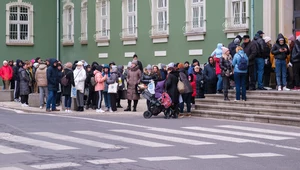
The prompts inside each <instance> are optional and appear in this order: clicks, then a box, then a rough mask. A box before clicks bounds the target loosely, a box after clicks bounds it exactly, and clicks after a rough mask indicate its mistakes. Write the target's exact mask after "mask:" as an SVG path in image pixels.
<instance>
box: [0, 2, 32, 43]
mask: <svg viewBox="0 0 300 170" xmlns="http://www.w3.org/2000/svg"><path fill="white" fill-rule="evenodd" d="M11 7H17V10H18V12H17V18H18V20H14V21H10V8H11ZM21 7H25V8H27V18H28V21H20V8H21ZM33 12H34V11H33V5H32V4H30V3H26V2H22V0H18V1H17V2H10V3H7V4H6V45H21V46H22V45H24V46H28V45H29V46H32V45H34V32H33ZM10 24H17V39H16V40H15V39H10ZM21 24H27V25H28V27H27V28H28V30H27V39H26V40H22V39H21V38H20V34H21V30H20V29H21V28H20V25H21Z"/></svg>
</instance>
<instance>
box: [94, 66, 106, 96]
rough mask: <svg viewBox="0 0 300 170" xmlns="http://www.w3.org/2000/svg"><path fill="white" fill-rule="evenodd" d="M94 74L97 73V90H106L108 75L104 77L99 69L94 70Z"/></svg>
mask: <svg viewBox="0 0 300 170" xmlns="http://www.w3.org/2000/svg"><path fill="white" fill-rule="evenodd" d="M94 75H95V81H96V85H95V91H102V90H104V86H105V85H104V83H105V81H106V79H107V77H103V76H102V73H101V72H100V71H98V70H95V71H94Z"/></svg>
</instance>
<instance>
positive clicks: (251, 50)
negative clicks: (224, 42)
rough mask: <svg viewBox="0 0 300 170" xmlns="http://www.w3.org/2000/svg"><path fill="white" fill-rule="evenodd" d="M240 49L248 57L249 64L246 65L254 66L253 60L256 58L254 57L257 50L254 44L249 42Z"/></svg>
mask: <svg viewBox="0 0 300 170" xmlns="http://www.w3.org/2000/svg"><path fill="white" fill-rule="evenodd" d="M242 48H243V49H244V52H245V53H246V54H247V56H248V59H249V64H248V65H251V66H252V65H254V64H255V58H256V55H257V49H256V44H255V42H252V41H249V42H248V43H243V44H242ZM235 56H236V55H235ZM233 58H234V57H233Z"/></svg>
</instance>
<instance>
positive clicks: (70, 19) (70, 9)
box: [68, 8, 72, 22]
mask: <svg viewBox="0 0 300 170" xmlns="http://www.w3.org/2000/svg"><path fill="white" fill-rule="evenodd" d="M68 21H69V22H72V8H69V9H68Z"/></svg>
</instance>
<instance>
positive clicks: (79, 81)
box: [74, 67, 86, 93]
mask: <svg viewBox="0 0 300 170" xmlns="http://www.w3.org/2000/svg"><path fill="white" fill-rule="evenodd" d="M85 79H86V72H85V70H84V68H83V67H81V68H79V69H78V68H75V70H74V82H75V87H76V89H77V90H79V91H80V93H84V85H85Z"/></svg>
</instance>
